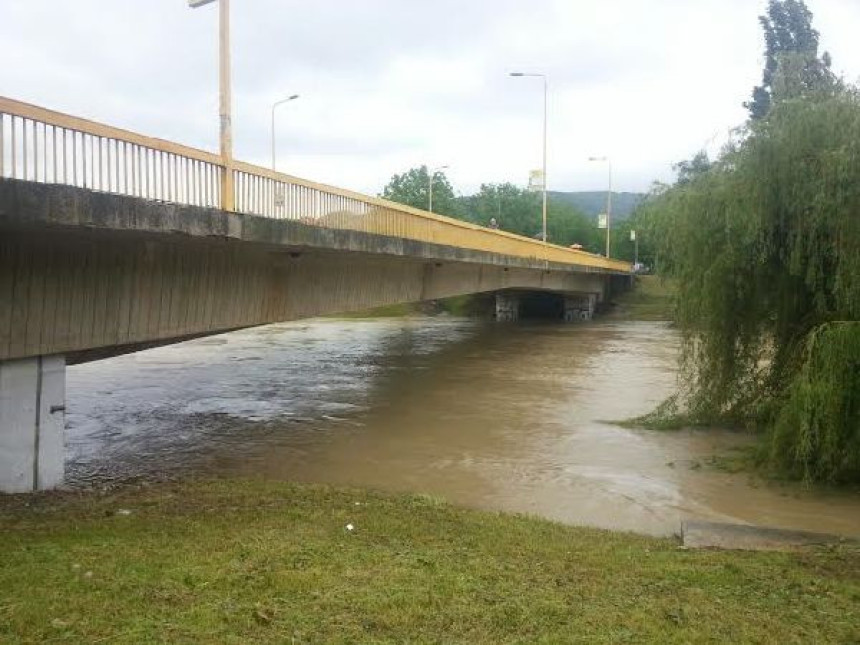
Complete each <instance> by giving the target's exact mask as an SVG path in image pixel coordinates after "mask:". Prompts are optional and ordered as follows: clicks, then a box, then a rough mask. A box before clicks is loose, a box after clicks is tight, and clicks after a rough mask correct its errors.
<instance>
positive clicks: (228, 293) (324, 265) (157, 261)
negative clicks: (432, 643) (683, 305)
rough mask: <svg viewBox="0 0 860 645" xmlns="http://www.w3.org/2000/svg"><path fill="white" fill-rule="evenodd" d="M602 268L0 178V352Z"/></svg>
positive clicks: (128, 343) (561, 287)
mask: <svg viewBox="0 0 860 645" xmlns="http://www.w3.org/2000/svg"><path fill="white" fill-rule="evenodd" d="M608 279H609V276H608V275H606V274H602V273H595V272H587V271H580V270H578V269H577V267H572V266H567V265H564V266H557V265H550V264H548V263H546V262H539V261H536V260H528V259H523V258H511V257H507V256H498V255H494V254H490V253H486V252H476V251H469V250H468V249H460V248H452V247H446V246H439V245H433V244H425V243H418V242H411V241H409V240H401V239H395V238H387V237H380V236H377V235H373V234H367V233H360V232H356V231H333V230H327V229H319V228H317V227H314V226H307V225H303V224H299V223H296V222H284V221H279V220H262V218H256V217H250V216H237V215H231V214H225V213H221V212H218V211H209V210H205V209H199V208H192V207H183V208H178V207H176V206H172V205H164V204H157V203H152V202H144V201H142V200H139V199H133V198H127V197H118V196H112V195H98V194H93V193H89V192H87V191H82V190H80V189H72V188H68V187H52V186H41V185H34V184H28V183H25V182H9V181H8V180H7V181H3V182H0V360H8V359H16V358H26V357H34V356H43V355H65V356H66V357H67V359H68V361H69V362H77V361H80V360H89V359H90V358H96V357H104V356H108V355H110V354H111V353H121V352H122V351H127V350H128V349H129V348H136V347H140V346H154V345H158V344H165V343H169V342H174V341H176V340H181V339H184V338H189V337H193V336H199V335H203V334H212V333H218V332H223V331H229V330H232V329H238V328H242V327H248V326H253V325H261V324H266V323H271V322H277V321H284V320H291V319H297V318H303V317H309V316H317V315H322V314H329V313H337V312H346V311H353V310H360V309H366V308H368V307H375V306H380V305H387V304H394V303H401V302H416V301H421V300H432V299H437V298H444V297H448V296H455V295H462V294H468V293H477V292H489V291H498V290H502V289H541V290H553V291H561V292H568V293H583V294H585V293H593V294H599V295H600V296H602V294H603V292H604V289H605V288H606V285H607V284H608Z"/></svg>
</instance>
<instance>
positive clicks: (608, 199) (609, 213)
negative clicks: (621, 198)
mask: <svg viewBox="0 0 860 645" xmlns="http://www.w3.org/2000/svg"><path fill="white" fill-rule="evenodd" d="M606 163H607V164H608V165H609V191H608V192H607V193H606V259H607V260H608V259H609V241H610V239H611V236H610V234H609V232H610V230H611V229H612V160H611V159H609V158H607V159H606Z"/></svg>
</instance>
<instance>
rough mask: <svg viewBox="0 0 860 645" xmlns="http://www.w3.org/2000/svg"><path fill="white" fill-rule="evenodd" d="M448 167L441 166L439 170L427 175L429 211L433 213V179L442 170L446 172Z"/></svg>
mask: <svg viewBox="0 0 860 645" xmlns="http://www.w3.org/2000/svg"><path fill="white" fill-rule="evenodd" d="M446 168H448V166H439V167H438V168H434V169H433V170H430V171H428V173H427V199H428V204H427V210H428V211H430V212H431V213H432V212H433V177H434V175H435V174H436V173H437V172H439V171H440V170H445V169H446Z"/></svg>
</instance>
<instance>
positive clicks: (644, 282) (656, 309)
mask: <svg viewBox="0 0 860 645" xmlns="http://www.w3.org/2000/svg"><path fill="white" fill-rule="evenodd" d="M635 280H636V286H635V287H634V288H633V289H631V290H629V291H626V292H624V293H622V294H620V295H618V296H616V297H615V298H613V304H614V305H615V307H614V309H613V310H612V311H611V312H610V314H609V318H610V319H614V320H672V312H673V310H674V297H675V286H674V285H673V284H672V283H671V282H668V281H667V280H665V279H663V278H660V277H658V276H656V275H640V276H636V278H635Z"/></svg>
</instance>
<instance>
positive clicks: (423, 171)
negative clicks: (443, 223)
mask: <svg viewBox="0 0 860 645" xmlns="http://www.w3.org/2000/svg"><path fill="white" fill-rule="evenodd" d="M429 190H430V172H429V170H428V169H427V166H421V167H419V168H411V169H409V170H407V171H406V172H404V173H402V174H400V175H394V176H393V177H392V178H391V181H389V182H388V184H387V185H386V186H385V188H384V189H383V190H382V195H381V196H382V197H383V198H385V199H390V200H391V201H393V202H397V203H398V204H406V205H407V206H412V207H413V208H420V209H421V210H427V209H428V207H429V205H430V193H429ZM433 212H434V213H440V214H442V215H448V216H450V217H457V216H458V215H459V214H460V213H461V210H460V206H459V203H458V201H457V198H456V196H455V195H454V189H453V187H452V186H451V183H450V182H449V181H448V178H447V177H446V176H445V173H443V172H438V171H437V172H435V173H434V174H433Z"/></svg>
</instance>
